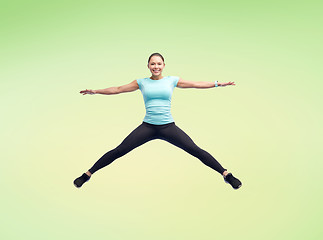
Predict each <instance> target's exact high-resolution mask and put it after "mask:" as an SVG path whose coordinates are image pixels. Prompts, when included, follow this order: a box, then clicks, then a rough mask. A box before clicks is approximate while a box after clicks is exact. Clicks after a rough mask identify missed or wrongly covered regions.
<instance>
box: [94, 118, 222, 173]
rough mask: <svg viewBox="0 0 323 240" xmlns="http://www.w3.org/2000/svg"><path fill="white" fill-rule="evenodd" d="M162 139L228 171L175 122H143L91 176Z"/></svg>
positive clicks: (104, 157) (103, 159)
mask: <svg viewBox="0 0 323 240" xmlns="http://www.w3.org/2000/svg"><path fill="white" fill-rule="evenodd" d="M153 139H162V140H165V141H167V142H169V143H171V144H174V145H175V146H177V147H179V148H181V149H183V150H184V151H186V152H188V153H189V154H191V155H193V156H194V157H197V158H198V159H200V160H201V161H202V162H203V163H204V164H205V165H207V166H209V167H210V168H212V169H214V170H215V171H217V172H219V173H220V174H222V173H223V172H224V171H226V170H227V169H224V168H223V167H222V166H221V164H220V163H219V162H218V161H217V160H216V159H215V158H214V157H212V155H211V154H209V153H208V152H206V151H205V150H203V149H201V148H199V147H198V146H197V145H196V144H195V143H194V142H193V140H192V139H191V138H190V137H189V136H188V135H187V134H186V133H185V132H184V131H183V130H181V129H180V128H179V127H177V126H176V125H175V122H172V123H167V124H163V125H154V124H150V123H147V122H142V124H140V125H139V126H138V127H137V128H136V129H134V130H133V131H132V132H131V133H130V134H129V135H128V136H127V137H126V138H125V139H124V140H123V141H122V143H121V144H120V145H119V146H117V147H116V148H115V149H112V150H111V151H109V152H107V153H105V154H104V155H103V156H102V157H101V158H100V159H99V160H98V161H97V162H96V163H95V164H94V165H93V166H92V167H91V168H90V169H89V172H90V173H91V174H93V173H95V172H96V171H98V170H99V169H101V168H103V167H105V166H107V165H109V164H110V163H112V162H113V161H114V160H115V159H117V158H119V157H122V156H123V155H125V154H126V153H128V152H130V151H131V150H133V149H134V148H136V147H139V146H140V145H142V144H144V143H146V142H148V141H150V140H153Z"/></svg>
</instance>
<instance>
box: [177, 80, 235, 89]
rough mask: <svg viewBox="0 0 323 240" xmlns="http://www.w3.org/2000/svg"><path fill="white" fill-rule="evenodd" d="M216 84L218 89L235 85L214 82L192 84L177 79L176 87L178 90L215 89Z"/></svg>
mask: <svg viewBox="0 0 323 240" xmlns="http://www.w3.org/2000/svg"><path fill="white" fill-rule="evenodd" d="M216 83H217V86H218V87H225V86H228V85H235V83H234V82H226V83H219V82H218V81H214V82H193V81H186V80H184V79H182V78H179V80H178V83H177V87H179V88H213V87H216Z"/></svg>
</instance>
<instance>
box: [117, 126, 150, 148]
mask: <svg viewBox="0 0 323 240" xmlns="http://www.w3.org/2000/svg"><path fill="white" fill-rule="evenodd" d="M155 138H156V131H155V129H153V128H151V127H149V126H147V125H145V124H143V123H142V124H141V125H139V126H138V127H137V128H136V129H134V130H133V131H132V132H131V133H130V134H129V135H128V136H127V137H126V138H125V139H124V140H123V141H122V142H121V143H120V145H119V146H118V147H116V149H118V150H119V151H120V152H123V153H126V152H129V151H131V150H132V149H134V148H136V147H138V146H140V145H142V144H144V143H146V142H148V141H150V140H152V139H155Z"/></svg>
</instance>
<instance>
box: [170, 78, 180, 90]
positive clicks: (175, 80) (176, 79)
mask: <svg viewBox="0 0 323 240" xmlns="http://www.w3.org/2000/svg"><path fill="white" fill-rule="evenodd" d="M169 77H170V78H171V79H172V80H173V83H174V87H176V86H177V83H178V81H179V79H180V77H178V76H169Z"/></svg>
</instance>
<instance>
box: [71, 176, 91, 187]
mask: <svg viewBox="0 0 323 240" xmlns="http://www.w3.org/2000/svg"><path fill="white" fill-rule="evenodd" d="M90 178H91V177H90V176H88V175H87V174H86V173H83V175H82V176H81V177H78V178H76V179H75V180H74V186H75V187H77V188H80V187H82V185H83V184H84V183H85V182H87V181H89V179H90Z"/></svg>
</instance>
